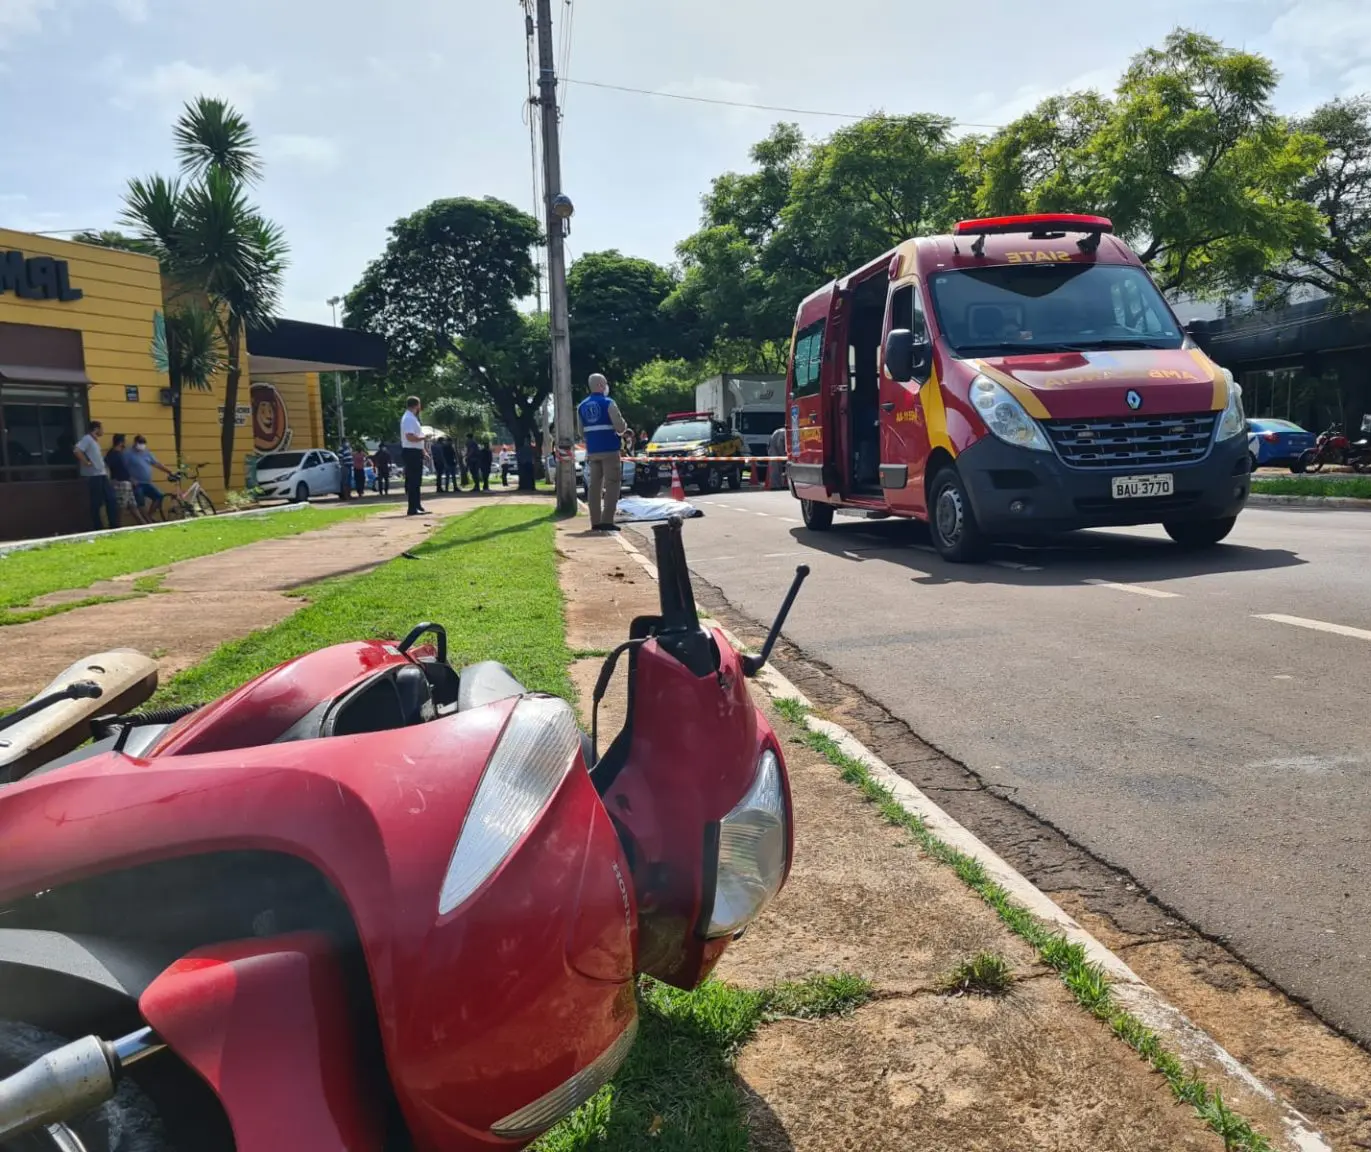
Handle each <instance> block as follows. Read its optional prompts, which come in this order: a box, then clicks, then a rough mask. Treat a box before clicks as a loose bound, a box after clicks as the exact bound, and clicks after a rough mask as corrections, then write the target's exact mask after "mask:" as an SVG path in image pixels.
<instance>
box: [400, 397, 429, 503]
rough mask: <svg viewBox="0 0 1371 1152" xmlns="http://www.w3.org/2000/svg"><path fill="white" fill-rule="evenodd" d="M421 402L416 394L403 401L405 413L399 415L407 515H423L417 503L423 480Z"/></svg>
mask: <svg viewBox="0 0 1371 1152" xmlns="http://www.w3.org/2000/svg"><path fill="white" fill-rule="evenodd" d="M422 408H423V402H422V401H421V400H420V399H419V397H417V396H411V397H410V398H409V399H408V400H406V401H405V414H404V415H403V416H401V417H400V455H401V456H402V457H403V459H404V465H405V499H406V500H407V501H408V503H409V510H408V511H407V512H406V515H408V516H423V515H425V511H424V507H423V505H422V504H420V503H419V495H420V493H419V489H420V487H421V485H422V484H423V482H424V426H423V425H422V424H420V423H419V412H420V410H421V409H422Z"/></svg>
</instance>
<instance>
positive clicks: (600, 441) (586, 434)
mask: <svg viewBox="0 0 1371 1152" xmlns="http://www.w3.org/2000/svg"><path fill="white" fill-rule="evenodd" d="M576 416H577V418H578V419H579V421H580V424H581V435H582V437H583V438H584V439H585V442H586V504H587V505H589V507H590V527H591V530H592V531H598V532H617V531H618V530H619V529H618V527H617V526H616V525H615V523H614V511H615V509H616V508H617V507H618V506H619V487H620V485H621V483H622V481H623V474H624V472H623V469H624V465H623V458H622V456H621V455H620V452H621V449H622V448H623V440H622V436H623V434H624V430H625V429H626V428H627V427H628V421H626V420H625V419H624V418H623V416H622V415H621V414H620V412H619V406H618V405H617V404H615V403H614V401H613V400H611V399H610V398H609V381H608V380H606V379H605V378H604V377H603V376H601V375H600V373H598V372H596V373H595V374H594V375H592V376H591V378H590V395H589V396H587V397H586V398H585V399H584V400H582V401H581V403H580V404H579V405H578V406H577V408H576Z"/></svg>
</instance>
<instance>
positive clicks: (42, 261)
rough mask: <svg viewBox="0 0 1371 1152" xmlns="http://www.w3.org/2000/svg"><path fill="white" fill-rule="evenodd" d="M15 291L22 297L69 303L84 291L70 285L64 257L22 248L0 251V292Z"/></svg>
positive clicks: (0, 294) (2, 293)
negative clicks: (26, 252)
mask: <svg viewBox="0 0 1371 1152" xmlns="http://www.w3.org/2000/svg"><path fill="white" fill-rule="evenodd" d="M6 292H13V293H14V294H15V295H16V296H18V297H19V298H20V299H21V300H60V301H61V302H62V303H64V304H67V303H70V302H71V301H72V300H80V299H81V297H82V296H84V295H85V293H83V292H82V291H81V289H80V288H73V287H72V286H71V271H70V269H69V268H68V267H67V262H66V261H65V260H54V259H53V258H52V257H51V256H29V257H28V258H27V259H26V258H25V257H24V254H23V253H22V252H0V296H3V295H4V294H5V293H6Z"/></svg>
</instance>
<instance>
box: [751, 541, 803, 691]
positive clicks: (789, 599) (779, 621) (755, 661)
mask: <svg viewBox="0 0 1371 1152" xmlns="http://www.w3.org/2000/svg"><path fill="white" fill-rule="evenodd" d="M808 575H809V565H808V564H801V565H800V566H799V567H797V568H796V569H795V579H794V580H792V581H791V582H790V591H789V592H787V593H786V594H785V599H784V600H783V601H782V602H781V610H780V611H779V612H777V613H776V621H775V623H774V624H772V625H771V631H770V633H769V634H768V635H767V638H766V643H765V644H763V645H762V650H761V652H759V653H758V654H757V655H756V656H744V657H743V675H744V676H755V675H757V673H758V672H760V671H761V670H762V669H763V668H765V667H766V662H767V661H768V660H769V659H771V650H772V648H774V647H775V646H776V641H777V640H778V639H780V636H781V629H782V628H784V627H785V621H786V617H787V616H789V615H790V609H791V606H792V605H793V604H794V603H795V597H796V596H798V595H799V594H800V585H801V584H803V583H804V582H805V578H806V577H807V576H808Z"/></svg>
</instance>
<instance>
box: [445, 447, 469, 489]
mask: <svg viewBox="0 0 1371 1152" xmlns="http://www.w3.org/2000/svg"><path fill="white" fill-rule="evenodd" d="M447 450H448V467H449V468H451V469H452V477H453V480H452V482H453V484H454V485H455V486H456V488H457V491H458V492H460V491H461V490H462V489H463V488H464V487H465V486H466V482H467V458H466V453H464V452H463V451H462V449H461V447H460V446H459V445H458V444H456V443H454V442H453V441H451V440H449V441H448V442H447ZM459 473H460V475H461V479H458V478H457V477H458V474H459Z"/></svg>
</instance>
